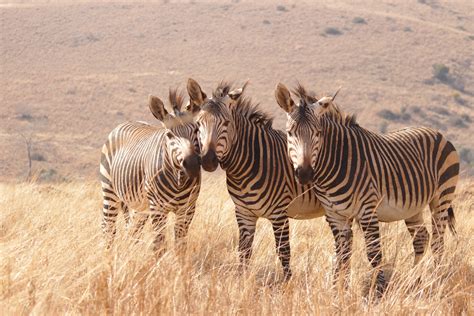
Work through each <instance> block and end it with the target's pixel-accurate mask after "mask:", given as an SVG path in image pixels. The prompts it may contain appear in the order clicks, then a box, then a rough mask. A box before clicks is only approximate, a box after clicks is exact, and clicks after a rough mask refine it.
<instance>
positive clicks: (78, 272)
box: [0, 175, 474, 315]
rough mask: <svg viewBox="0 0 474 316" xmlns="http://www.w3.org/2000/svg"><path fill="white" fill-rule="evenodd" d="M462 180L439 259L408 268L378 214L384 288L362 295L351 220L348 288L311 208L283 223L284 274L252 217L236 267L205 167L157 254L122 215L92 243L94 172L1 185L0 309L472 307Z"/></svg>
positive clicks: (443, 310)
mask: <svg viewBox="0 0 474 316" xmlns="http://www.w3.org/2000/svg"><path fill="white" fill-rule="evenodd" d="M472 187H473V183H472V182H469V183H464V184H463V185H462V187H461V188H460V189H459V190H458V192H459V194H458V198H457V200H456V205H455V214H456V217H457V221H458V222H457V229H458V234H459V236H458V238H457V239H456V238H454V237H453V236H451V235H450V234H449V233H448V234H447V235H446V240H447V244H446V256H445V259H444V260H443V264H442V265H441V266H440V267H435V266H434V264H433V262H432V256H431V254H430V253H428V254H427V256H425V259H424V260H423V261H422V262H421V263H420V264H419V265H418V266H417V267H412V261H413V251H412V247H411V240H410V237H409V234H408V232H407V230H406V228H405V226H404V224H403V222H397V223H392V224H389V225H383V227H382V228H383V231H382V234H383V251H384V262H385V270H386V271H387V272H388V273H389V274H391V280H390V285H389V289H388V291H387V293H386V295H385V297H384V298H382V299H381V300H380V301H379V302H373V301H371V300H369V299H368V297H367V293H368V288H369V284H370V279H371V276H372V273H371V272H372V271H371V269H370V266H369V264H368V261H367V258H366V255H365V252H364V244H363V239H362V235H361V232H360V231H359V230H358V228H356V232H355V238H354V239H355V245H354V254H353V261H352V272H351V281H350V285H349V288H348V289H347V290H344V289H340V288H339V289H337V288H334V287H333V286H332V280H331V268H332V257H333V239H332V235H331V233H330V230H329V229H328V227H327V224H326V223H325V221H324V219H322V218H321V219H315V220H310V221H292V222H291V242H292V244H291V246H292V261H291V264H292V267H293V271H294V276H293V278H292V279H291V281H290V282H288V283H281V282H279V280H281V279H282V273H281V267H280V264H279V262H278V259H277V256H276V254H275V250H274V241H273V235H272V231H271V226H270V225H269V223H267V222H266V221H264V220H262V221H259V224H258V233H257V236H256V240H255V248H254V249H255V251H254V256H253V259H252V262H251V265H250V267H249V269H248V270H246V271H244V272H241V271H240V270H239V267H238V255H237V252H236V248H237V243H238V230H237V225H236V222H235V219H234V214H233V204H232V202H231V201H230V200H229V197H228V195H227V193H226V192H225V184H224V180H223V177H222V175H220V176H218V177H216V176H212V177H210V176H207V177H206V178H205V181H204V185H203V190H202V194H201V196H200V199H199V202H198V208H197V213H196V215H195V218H194V221H193V223H192V225H191V228H190V231H189V235H188V238H187V242H188V243H187V247H186V248H185V249H183V247H173V241H172V240H171V239H172V237H171V235H172V234H171V232H172V230H171V229H170V228H169V227H168V228H167V229H168V231H167V234H168V236H169V238H168V242H167V244H168V246H169V247H168V248H169V250H168V251H167V252H166V253H165V254H164V255H163V256H162V257H161V258H158V259H157V258H155V257H154V255H153V252H152V234H151V228H150V227H149V226H147V229H146V234H145V236H144V238H143V241H142V242H139V243H135V242H134V241H133V240H132V239H131V238H130V237H129V236H128V235H127V232H126V230H125V228H124V222H123V219H122V218H120V220H119V222H118V232H117V237H118V238H117V239H116V242H115V244H114V247H113V249H112V250H111V251H110V252H108V253H107V252H105V251H104V250H103V248H102V234H101V231H100V229H99V223H100V208H101V201H100V190H99V187H98V185H97V183H69V184H58V185H39V184H2V185H0V210H1V214H0V216H1V218H0V223H1V228H0V242H1V249H0V251H1V256H0V257H1V259H0V260H1V265H0V275H1V289H0V298H1V303H0V304H1V305H0V312H1V314H2V315H6V314H10V315H13V314H14V315H17V314H29V313H32V314H43V315H51V314H60V313H68V314H106V313H110V314H130V313H133V314H158V313H160V314H207V313H219V314H285V315H286V314H334V313H337V314H341V313H344V314H346V313H349V314H379V313H385V314H412V313H417V314H439V315H441V314H443V315H444V314H460V313H461V314H462V313H463V314H473V313H474V308H473V300H472V298H473V284H474V268H473V257H474V256H473V254H474V251H473V249H474V245H473V238H472V233H473V227H474V220H473V216H472V212H473V210H472V208H473V207H472V205H473V204H474V192H473V189H472ZM425 215H427V214H425ZM425 217H426V220H427V222H428V221H429V217H428V216H425ZM171 222H172V219H171ZM418 277H420V278H421V282H420V283H417V282H416V280H417V278H418Z"/></svg>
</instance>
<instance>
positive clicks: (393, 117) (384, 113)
mask: <svg viewBox="0 0 474 316" xmlns="http://www.w3.org/2000/svg"><path fill="white" fill-rule="evenodd" d="M377 115H378V116H380V117H381V118H384V119H386V120H389V121H398V120H399V119H400V115H399V114H397V113H394V112H392V111H390V110H386V109H385V110H381V111H379V112H378V113H377Z"/></svg>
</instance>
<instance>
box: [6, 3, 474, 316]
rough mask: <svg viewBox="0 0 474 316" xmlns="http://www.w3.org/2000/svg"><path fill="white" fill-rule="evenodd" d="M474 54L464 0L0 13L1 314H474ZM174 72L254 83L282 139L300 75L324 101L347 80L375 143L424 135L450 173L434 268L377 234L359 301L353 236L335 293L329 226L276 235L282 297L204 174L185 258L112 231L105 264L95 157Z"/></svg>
mask: <svg viewBox="0 0 474 316" xmlns="http://www.w3.org/2000/svg"><path fill="white" fill-rule="evenodd" d="M473 52H474V4H473V2H472V1H469V0H458V1H429V0H418V1H388V0H383V1H375V0H369V1H358V0H356V1H348V0H346V1H344V0H335V1H327V0H323V1H317V2H316V1H309V0H308V1H283V0H281V1H278V0H263V1H258V2H257V1H246V0H241V1H239V0H233V1H230V0H229V1H227V0H226V1H200V0H196V1H193V0H189V1H172V0H171V1H166V0H163V1H83V0H79V1H72V0H70V1H67V0H51V1H48V0H24V1H21V0H18V1H15V0H12V1H8V0H0V53H1V57H0V66H1V67H0V109H1V111H0V280H1V283H0V313H2V314H8V315H17V314H29V313H33V314H41V315H44V314H62V313H68V314H105V313H114V314H130V313H134V314H139V313H142V314H152V313H161V314H184V313H192V314H205V313H219V314H289V313H292V314H305V313H309V314H335V313H337V314H340V313H349V314H380V313H386V314H412V313H418V314H439V315H441V314H442V315H445V314H460V313H463V314H467V315H468V314H473V313H474V303H473V297H474V286H473V284H474V262H473V258H474V253H473V251H472V249H474V245H473V239H472V237H471V234H472V231H473V228H474V222H473V219H472V218H473V216H472V214H473V213H472V212H473V204H474V191H473V187H474V183H473V182H472V181H473V180H472V176H473V175H474V172H473V166H474V140H473V138H472V135H473V133H474V124H473V122H472V121H473V120H474V110H473V106H474V102H473V101H474V71H473V68H474V53H473ZM188 77H192V78H194V79H196V80H197V81H198V82H199V83H200V84H201V85H202V86H203V88H204V89H205V91H206V92H209V93H210V92H211V91H212V89H213V88H214V87H215V86H216V85H217V83H218V82H219V81H220V80H222V79H225V80H230V81H234V82H235V84H236V85H239V84H242V83H243V82H244V81H245V80H247V79H250V84H249V86H248V88H247V90H246V94H247V95H249V96H251V97H252V98H253V99H254V100H255V101H256V102H258V103H260V106H261V107H262V109H263V110H265V111H266V112H268V113H270V114H272V116H273V117H274V118H275V119H274V126H276V127H278V128H283V127H284V122H285V119H286V117H285V115H284V113H283V112H282V111H281V109H280V108H279V107H278V106H277V104H276V102H275V99H274V95H273V92H274V88H275V86H276V84H277V83H278V82H280V81H281V82H283V83H285V84H287V85H288V86H293V85H295V84H296V82H297V81H300V82H301V83H303V84H305V85H306V86H307V87H308V88H310V89H311V90H314V91H316V92H317V93H318V94H319V95H320V96H323V95H325V94H331V93H333V92H334V91H335V90H337V88H338V87H340V86H342V90H341V92H340V93H339V94H338V97H337V102H338V104H339V105H340V106H341V107H342V108H343V109H345V110H346V111H348V112H354V113H357V116H358V121H359V122H360V124H361V125H363V126H365V127H368V128H370V129H372V130H375V131H379V132H389V131H391V130H396V129H399V128H402V127H405V126H412V125H424V126H430V127H433V128H437V129H439V130H440V131H441V132H442V133H443V134H444V135H446V136H447V138H448V139H450V140H451V141H452V142H453V144H454V145H455V147H456V148H457V149H458V151H459V153H460V156H461V159H462V165H461V181H460V185H459V188H458V190H457V199H456V201H455V208H454V209H455V215H456V218H457V231H458V236H457V237H453V236H452V235H450V234H449V233H447V235H446V241H447V245H446V256H445V258H444V259H443V262H442V264H441V265H440V266H438V267H435V265H434V263H433V260H432V256H431V254H430V253H429V252H428V254H427V255H426V256H425V259H424V260H423V261H422V262H421V263H420V264H419V265H418V266H416V267H413V266H412V262H413V254H412V247H411V241H410V237H409V234H408V232H407V230H406V228H405V226H404V223H403V222H398V223H392V224H384V225H383V227H382V228H383V230H382V235H383V241H382V243H383V251H384V263H385V265H384V269H385V270H386V271H387V273H388V274H389V275H391V279H390V285H389V289H388V292H387V294H386V295H385V297H384V298H382V299H381V300H380V301H379V302H374V301H371V300H370V297H371V293H370V290H369V288H370V282H371V277H372V271H371V268H370V265H369V263H368V262H367V259H366V256H365V249H364V245H363V239H362V234H361V232H360V231H359V230H358V229H356V234H355V246H354V254H353V261H352V273H351V281H350V284H349V288H348V289H347V290H344V289H342V288H337V287H333V285H332V279H331V272H332V271H331V267H332V257H333V251H334V249H333V238H332V234H331V232H330V230H329V228H328V227H327V224H326V222H325V221H324V219H323V218H320V219H314V220H309V221H291V242H292V244H291V246H292V267H293V271H294V277H293V278H292V280H291V281H290V282H288V283H282V282H280V281H281V279H282V275H281V267H280V264H279V262H278V259H277V257H276V254H275V253H274V241H273V236H272V232H271V226H270V225H269V223H267V222H265V221H263V220H262V221H260V222H259V226H258V229H257V231H258V234H257V237H256V241H255V243H256V247H255V253H254V256H253V259H252V262H251V265H250V267H249V269H248V270H247V271H241V270H240V269H239V267H238V256H237V251H236V248H237V243H238V238H237V237H238V236H237V235H238V230H237V225H236V223H235V218H234V212H233V204H232V201H231V200H230V198H229V196H228V194H227V192H226V189H225V179H224V174H223V172H222V171H218V172H216V173H213V174H208V173H204V178H203V185H202V187H203V188H202V193H201V196H200V198H199V200H198V208H197V212H196V215H195V219H194V221H193V223H192V225H191V228H190V232H189V235H188V237H187V245H186V246H182V245H181V246H178V247H174V246H173V237H172V234H171V232H172V230H171V227H170V229H169V232H168V237H169V238H168V243H167V245H168V249H169V251H168V252H166V253H165V255H164V256H163V257H161V258H159V259H157V258H155V257H154V255H153V252H152V251H151V247H152V245H151V243H152V236H151V229H150V228H149V227H148V229H147V230H146V234H145V236H144V238H143V239H142V240H141V241H140V242H138V243H136V242H135V241H134V240H133V239H132V238H131V237H130V236H129V235H128V232H127V231H126V229H125V227H124V223H123V220H122V219H120V220H119V223H118V226H119V230H118V238H117V240H116V243H115V244H114V247H113V248H112V249H111V250H110V251H109V252H105V251H104V249H103V247H102V234H101V231H100V209H101V199H100V190H99V184H98V180H97V175H98V161H99V156H100V147H101V145H102V144H103V142H104V141H105V139H106V137H107V134H108V132H109V131H110V130H111V129H113V128H114V127H115V126H116V125H117V124H119V123H121V122H123V121H127V120H142V121H148V122H151V123H155V120H154V118H153V116H152V115H151V114H150V113H149V111H148V106H147V97H148V94H155V95H158V96H160V97H162V98H163V99H164V98H166V95H167V91H168V88H169V87H176V86H180V87H183V88H184V87H185V82H186V79H187V78H188ZM30 163H31V165H30ZM425 220H426V222H427V223H429V222H430V220H429V215H428V211H426V214H425ZM172 222H173V218H172V216H171V219H170V223H172ZM418 278H420V279H421V281H420V282H417V280H418Z"/></svg>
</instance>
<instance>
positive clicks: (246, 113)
mask: <svg viewBox="0 0 474 316" xmlns="http://www.w3.org/2000/svg"><path fill="white" fill-rule="evenodd" d="M231 109H232V111H233V112H234V114H236V115H238V116H240V117H243V118H245V119H247V120H248V121H249V122H251V123H254V124H259V125H263V126H264V127H266V128H268V127H272V124H273V118H272V117H270V116H269V115H268V114H267V113H265V112H263V111H262V110H261V109H260V108H259V104H258V103H256V104H255V103H253V102H252V99H251V98H249V97H241V98H240V99H238V100H237V103H236V104H234V105H233V106H232V108H231Z"/></svg>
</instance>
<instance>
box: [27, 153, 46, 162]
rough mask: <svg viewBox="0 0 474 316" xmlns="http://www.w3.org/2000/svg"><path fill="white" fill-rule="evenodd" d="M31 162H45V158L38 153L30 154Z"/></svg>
mask: <svg viewBox="0 0 474 316" xmlns="http://www.w3.org/2000/svg"><path fill="white" fill-rule="evenodd" d="M31 160H35V161H46V158H45V157H44V156H43V155H42V154H40V153H32V154H31Z"/></svg>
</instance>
